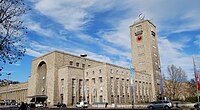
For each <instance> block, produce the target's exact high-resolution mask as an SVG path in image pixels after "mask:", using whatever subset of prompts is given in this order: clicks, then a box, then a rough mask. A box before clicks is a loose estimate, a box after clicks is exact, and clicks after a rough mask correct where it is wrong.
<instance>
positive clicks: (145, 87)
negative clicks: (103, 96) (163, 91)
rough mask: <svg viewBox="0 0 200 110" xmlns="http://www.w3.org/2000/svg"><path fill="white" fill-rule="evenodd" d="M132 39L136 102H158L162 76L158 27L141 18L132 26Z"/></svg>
mask: <svg viewBox="0 0 200 110" xmlns="http://www.w3.org/2000/svg"><path fill="white" fill-rule="evenodd" d="M130 37H131V48H132V66H133V73H134V75H133V76H135V78H133V79H134V87H135V94H134V97H135V98H136V99H135V101H136V103H137V102H145V101H153V100H156V98H157V96H158V95H159V83H160V74H161V70H160V56H159V51H158V41H157V34H156V26H155V25H154V24H153V23H152V22H151V21H149V20H144V19H143V18H141V19H140V20H139V21H137V22H135V23H134V24H133V25H131V26H130ZM149 99H150V100H149Z"/></svg>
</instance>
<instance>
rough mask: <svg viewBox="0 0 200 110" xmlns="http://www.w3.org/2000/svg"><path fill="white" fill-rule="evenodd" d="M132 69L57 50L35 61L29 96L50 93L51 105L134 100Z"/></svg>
mask: <svg viewBox="0 0 200 110" xmlns="http://www.w3.org/2000/svg"><path fill="white" fill-rule="evenodd" d="M129 78H130V72H129V69H128V68H124V67H119V66H116V65H112V64H108V63H104V62H99V61H95V60H91V59H88V58H83V57H79V56H75V55H71V54H68V53H63V52H59V51H53V52H51V53H49V54H46V55H44V56H41V57H39V58H37V59H35V60H33V61H32V73H31V77H30V78H29V81H28V83H29V85H28V97H32V96H44V95H45V96H47V97H48V98H47V103H48V104H49V105H54V104H57V103H58V102H60V103H65V104H67V105H74V104H75V103H76V102H79V101H81V100H82V99H85V100H86V101H88V102H89V104H92V103H94V102H108V103H130V102H131V98H130V97H131V94H130V79H129Z"/></svg>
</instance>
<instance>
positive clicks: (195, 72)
mask: <svg viewBox="0 0 200 110" xmlns="http://www.w3.org/2000/svg"><path fill="white" fill-rule="evenodd" d="M192 59H193V64H194V74H195V79H196V83H197V100H198V103H199V89H198V86H199V77H198V72H197V70H196V64H195V61H194V56H192Z"/></svg>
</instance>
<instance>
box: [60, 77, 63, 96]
mask: <svg viewBox="0 0 200 110" xmlns="http://www.w3.org/2000/svg"><path fill="white" fill-rule="evenodd" d="M60 92H61V94H63V92H64V79H61V91H60Z"/></svg>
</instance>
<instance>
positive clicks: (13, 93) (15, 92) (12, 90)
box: [0, 82, 28, 102]
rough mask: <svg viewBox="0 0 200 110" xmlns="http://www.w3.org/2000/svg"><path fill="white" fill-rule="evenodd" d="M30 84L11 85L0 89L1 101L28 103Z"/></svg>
mask: <svg viewBox="0 0 200 110" xmlns="http://www.w3.org/2000/svg"><path fill="white" fill-rule="evenodd" d="M27 85H28V83H27V82H25V83H19V84H10V85H7V86H3V87H0V100H16V101H17V102H26V101H27V89H28V88H27V87H28V86H27Z"/></svg>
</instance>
